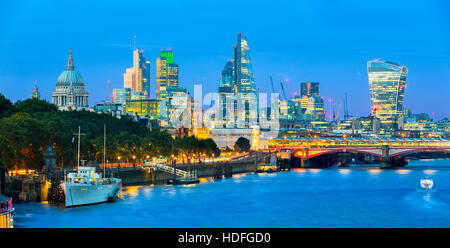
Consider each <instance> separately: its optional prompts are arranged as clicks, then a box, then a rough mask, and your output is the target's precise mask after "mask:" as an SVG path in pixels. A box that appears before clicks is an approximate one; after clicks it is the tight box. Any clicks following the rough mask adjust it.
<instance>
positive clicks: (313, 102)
mask: <svg viewBox="0 0 450 248" xmlns="http://www.w3.org/2000/svg"><path fill="white" fill-rule="evenodd" d="M307 99H308V104H307V107H306V112H305V113H306V114H309V115H310V116H311V121H323V120H325V114H324V104H323V99H322V97H320V96H319V95H311V96H310V97H308V98H307Z"/></svg>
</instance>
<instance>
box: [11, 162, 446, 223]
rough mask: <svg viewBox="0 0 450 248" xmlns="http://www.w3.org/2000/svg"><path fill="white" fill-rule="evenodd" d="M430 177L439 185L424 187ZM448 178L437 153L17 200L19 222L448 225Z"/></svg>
mask: <svg viewBox="0 0 450 248" xmlns="http://www.w3.org/2000/svg"><path fill="white" fill-rule="evenodd" d="M425 177H428V178H431V179H433V180H434V183H435V189H434V190H432V191H425V190H422V189H420V187H419V181H420V179H422V178H425ZM449 179H450V160H449V159H436V160H413V161H410V163H409V165H408V166H407V167H406V168H402V169H395V170H380V169H378V168H376V167H371V168H368V167H357V168H350V169H349V168H329V169H293V170H291V171H289V172H280V173H272V174H255V173H246V174H237V175H233V178H226V179H219V180H212V179H202V180H201V183H200V184H196V185H177V186H128V187H124V189H123V191H122V193H121V195H120V199H119V200H118V201H116V202H114V203H104V204H97V205H90V206H83V207H76V208H69V209H65V208H60V207H56V206H52V205H48V204H45V203H24V204H15V208H16V212H15V214H14V227H19V228H21V227H108V228H109V227H450V180H449Z"/></svg>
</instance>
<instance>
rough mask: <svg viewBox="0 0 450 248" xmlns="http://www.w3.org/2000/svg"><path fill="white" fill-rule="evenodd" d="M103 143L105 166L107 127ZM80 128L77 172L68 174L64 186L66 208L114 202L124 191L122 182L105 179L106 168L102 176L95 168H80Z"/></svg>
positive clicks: (114, 179)
mask: <svg viewBox="0 0 450 248" xmlns="http://www.w3.org/2000/svg"><path fill="white" fill-rule="evenodd" d="M104 132H105V136H104V143H103V164H105V162H106V157H105V154H106V125H105V129H104ZM80 136H81V134H80V127H78V161H77V164H78V166H77V172H76V173H73V172H72V173H68V174H67V176H66V177H65V178H64V183H63V185H62V187H63V189H64V194H65V205H66V207H74V206H81V205H88V204H95V203H101V202H106V201H113V200H115V199H116V198H117V196H118V195H119V193H120V191H121V190H122V180H121V179H119V178H113V177H111V178H105V177H104V176H105V167H103V178H102V174H99V173H96V172H95V167H87V166H84V161H83V166H80Z"/></svg>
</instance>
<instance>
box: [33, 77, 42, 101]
mask: <svg viewBox="0 0 450 248" xmlns="http://www.w3.org/2000/svg"><path fill="white" fill-rule="evenodd" d="M39 98H41V94H39V90H38V87H37V81H34V88H33V92H32V93H31V99H39Z"/></svg>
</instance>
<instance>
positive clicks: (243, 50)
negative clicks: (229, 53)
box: [233, 33, 258, 128]
mask: <svg viewBox="0 0 450 248" xmlns="http://www.w3.org/2000/svg"><path fill="white" fill-rule="evenodd" d="M233 69H234V70H233V76H234V88H235V93H237V94H238V97H240V99H239V101H240V102H241V103H243V105H242V108H241V109H238V110H239V111H237V114H238V116H237V118H238V122H239V121H240V120H241V121H244V127H246V128H248V127H250V125H251V124H252V123H254V124H256V121H257V118H258V103H257V96H256V86H255V79H254V75H253V69H252V61H251V59H250V48H249V47H248V44H247V37H246V35H245V34H242V33H239V34H238V39H237V44H236V45H235V46H234V53H233ZM238 124H239V123H238Z"/></svg>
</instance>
